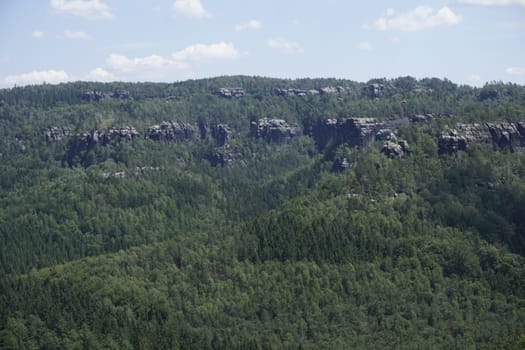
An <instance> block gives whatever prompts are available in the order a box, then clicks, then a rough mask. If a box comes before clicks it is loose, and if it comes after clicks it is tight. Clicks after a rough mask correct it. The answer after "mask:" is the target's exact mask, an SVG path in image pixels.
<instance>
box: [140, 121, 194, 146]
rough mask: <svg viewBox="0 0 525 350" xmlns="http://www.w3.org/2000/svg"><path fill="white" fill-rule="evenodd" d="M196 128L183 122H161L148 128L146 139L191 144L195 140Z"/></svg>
mask: <svg viewBox="0 0 525 350" xmlns="http://www.w3.org/2000/svg"><path fill="white" fill-rule="evenodd" d="M198 132H199V130H198V128H197V126H195V125H194V124H190V123H184V122H174V121H172V120H170V121H163V122H162V123H160V124H158V125H153V126H151V127H149V128H148V131H147V132H146V138H148V139H151V140H154V141H166V142H168V143H172V142H173V143H183V142H191V141H195V140H196V139H197V137H198V136H197V135H198Z"/></svg>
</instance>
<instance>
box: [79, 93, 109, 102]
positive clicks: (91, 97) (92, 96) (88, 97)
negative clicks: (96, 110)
mask: <svg viewBox="0 0 525 350" xmlns="http://www.w3.org/2000/svg"><path fill="white" fill-rule="evenodd" d="M106 97H107V96H106V94H104V93H103V92H100V91H85V92H84V93H83V94H82V100H83V101H85V102H94V101H99V100H102V99H104V98H106Z"/></svg>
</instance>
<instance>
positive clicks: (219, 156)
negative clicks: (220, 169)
mask: <svg viewBox="0 0 525 350" xmlns="http://www.w3.org/2000/svg"><path fill="white" fill-rule="evenodd" d="M207 158H208V161H209V162H210V164H211V165H212V166H231V165H233V164H235V163H236V162H238V161H239V160H241V159H242V154H241V153H240V152H238V151H237V150H235V149H234V148H232V147H230V146H228V145H226V146H224V147H220V148H216V149H214V150H213V151H212V152H211V153H210V154H209V155H208V157H207Z"/></svg>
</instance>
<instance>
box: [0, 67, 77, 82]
mask: <svg viewBox="0 0 525 350" xmlns="http://www.w3.org/2000/svg"><path fill="white" fill-rule="evenodd" d="M69 80H70V79H69V76H68V75H67V73H66V72H64V71H63V70H45V71H36V70H34V71H32V72H29V73H23V74H19V75H9V76H7V77H5V78H4V79H3V83H4V84H5V85H8V86H12V85H32V84H42V83H44V82H45V83H48V84H57V83H62V82H66V81H69Z"/></svg>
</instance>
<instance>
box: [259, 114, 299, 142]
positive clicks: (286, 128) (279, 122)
mask: <svg viewBox="0 0 525 350" xmlns="http://www.w3.org/2000/svg"><path fill="white" fill-rule="evenodd" d="M250 133H251V136H252V137H255V138H262V139H264V140H265V141H266V142H268V143H270V144H285V143H289V142H290V141H291V140H292V139H293V138H295V137H298V136H301V135H302V134H303V131H302V129H301V128H300V127H298V126H294V125H290V124H288V123H287V122H286V121H284V120H283V119H269V118H262V119H259V120H254V121H252V122H251V125H250Z"/></svg>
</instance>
